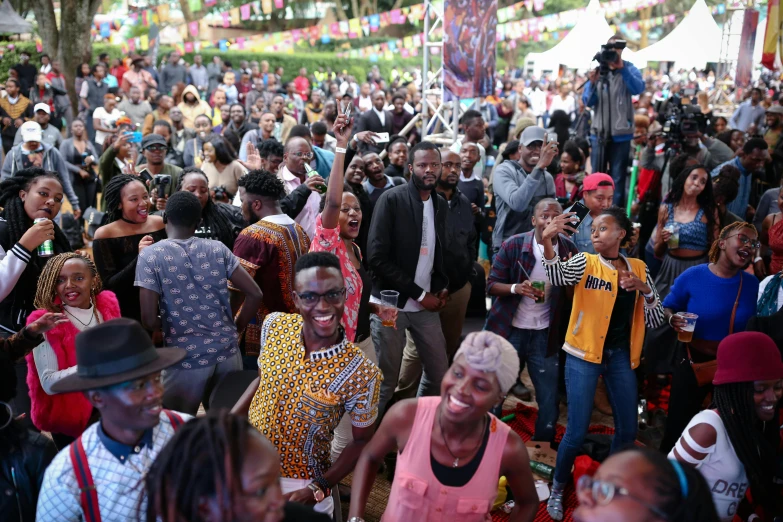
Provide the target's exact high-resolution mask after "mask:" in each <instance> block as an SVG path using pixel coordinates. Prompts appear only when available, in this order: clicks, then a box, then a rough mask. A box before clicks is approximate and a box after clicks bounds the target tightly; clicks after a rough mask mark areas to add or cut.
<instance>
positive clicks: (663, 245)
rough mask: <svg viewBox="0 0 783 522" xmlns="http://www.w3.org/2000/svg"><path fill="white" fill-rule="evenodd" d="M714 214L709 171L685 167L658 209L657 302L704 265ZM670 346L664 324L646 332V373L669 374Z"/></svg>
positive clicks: (670, 337)
mask: <svg viewBox="0 0 783 522" xmlns="http://www.w3.org/2000/svg"><path fill="white" fill-rule="evenodd" d="M717 215H718V214H717V211H716V210H715V200H714V199H713V196H712V179H711V178H710V174H709V171H707V169H706V168H705V167H704V165H698V164H697V165H691V166H687V167H685V168H684V169H683V170H682V171H681V172H680V174H679V175H678V176H677V177H676V178H675V180H674V185H673V186H672V189H671V191H670V192H669V194H668V195H667V196H666V200H665V201H664V203H663V204H662V205H661V206H660V209H659V210H658V227H657V234H655V235H654V240H655V243H654V251H655V257H656V258H657V259H661V260H662V263H661V268H660V269H659V271H658V273H657V275H656V277H655V288H656V289H657V290H658V292H659V293H660V296H661V299H664V298H665V297H666V296H667V295H669V291H670V289H671V286H672V283H674V280H675V279H677V277H678V276H679V275H680V274H682V273H683V272H684V271H685V270H687V269H688V268H690V267H692V266H696V265H701V264H704V263H707V262H708V259H707V252H708V251H709V249H710V245H711V244H712V241H713V239H715V236H717V234H718V230H719V229H718V228H717V224H716V223H717ZM671 227H679V242H677V243H675V242H670V239H671V237H672V233H671ZM674 346H675V336H674V334H673V332H672V330H671V329H670V328H669V327H668V326H667V325H663V326H661V327H659V328H656V329H655V330H652V331H650V332H649V333H648V335H647V339H646V341H645V368H646V370H647V372H648V373H650V374H659V373H671V372H672V370H673V367H674V365H675V364H674ZM662 347H667V348H668V349H662Z"/></svg>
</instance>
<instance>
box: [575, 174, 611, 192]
mask: <svg viewBox="0 0 783 522" xmlns="http://www.w3.org/2000/svg"><path fill="white" fill-rule="evenodd" d="M604 181H608V182H609V183H611V185H612V188H614V180H613V179H612V176H610V175H609V174H604V173H603V172H594V173H593V174H590V175H589V176H586V177H585V179H584V181H582V190H584V191H585V192H587V191H590V190H598V189H599V188H600V187H599V186H598V184H599V183H601V182H604Z"/></svg>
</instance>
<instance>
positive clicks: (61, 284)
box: [27, 252, 120, 449]
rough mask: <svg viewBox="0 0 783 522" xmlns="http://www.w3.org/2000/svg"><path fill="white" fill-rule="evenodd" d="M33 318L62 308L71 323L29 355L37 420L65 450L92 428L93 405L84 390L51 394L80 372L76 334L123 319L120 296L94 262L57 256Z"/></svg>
mask: <svg viewBox="0 0 783 522" xmlns="http://www.w3.org/2000/svg"><path fill="white" fill-rule="evenodd" d="M35 306H36V310H35V311H34V312H33V313H31V314H30V316H29V317H28V318H27V324H30V323H32V322H34V321H35V320H36V319H38V318H39V317H41V316H43V315H44V314H46V313H48V312H61V313H63V314H64V315H65V317H66V318H67V319H68V321H66V322H64V324H58V325H57V326H56V327H55V328H54V329H52V330H50V331H48V332H46V333H45V334H44V342H43V343H41V344H40V345H38V346H37V347H36V348H35V349H34V350H33V352H32V353H30V354H28V355H27V368H28V371H27V386H28V387H29V389H30V400H31V403H32V409H31V413H32V421H33V424H35V426H36V427H37V428H38V429H40V430H41V431H49V432H51V433H52V437H53V439H54V442H55V444H57V447H58V448H60V449H62V448H63V447H64V446H66V445H67V444H69V443H70V442H71V441H73V439H74V438H75V437H78V436H79V435H80V434H81V433H82V431H84V429H85V428H86V427H87V426H88V424H89V421H90V418H91V417H92V405H91V404H90V402H89V401H88V400H87V398H86V397H85V396H84V395H83V394H82V393H63V394H55V395H52V391H51V390H52V385H53V384H54V383H56V382H57V381H59V380H60V379H62V378H63V377H66V376H67V375H70V374H72V373H75V372H76V334H78V333H79V332H81V331H83V330H86V329H88V328H92V327H93V326H95V325H97V324H100V323H102V322H104V321H108V320H109V319H114V318H116V317H120V305H119V303H118V302H117V296H115V295H114V294H113V293H112V292H110V291H108V290H103V286H102V283H101V278H100V276H99V275H98V270H97V269H96V268H95V264H94V263H93V262H92V261H91V260H90V259H89V258H87V257H84V256H81V255H79V254H75V253H72V252H69V253H65V254H60V255H57V256H54V257H53V258H51V259H50V260H49V262H48V263H47V264H46V266H45V267H44V269H43V271H42V272H41V277H40V279H39V280H38V291H37V292H36V294H35Z"/></svg>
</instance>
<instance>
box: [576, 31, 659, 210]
mask: <svg viewBox="0 0 783 522" xmlns="http://www.w3.org/2000/svg"><path fill="white" fill-rule="evenodd" d="M616 44H619V45H617V47H618V48H617V49H616V50H615V51H614V52H615V53H616V54H615V56H614V60H613V61H609V63H608V64H605V65H606V66H607V68H608V70H606V76H605V77H604V75H603V74H599V69H600V67H599V68H596V69H595V70H593V71H591V72H590V73H589V75H588V78H589V81H588V82H587V83H586V84H585V88H584V92H583V93H582V101H583V102H584V104H585V105H586V106H588V107H594V108H595V110H594V112H595V114H594V116H593V127H592V133H591V136H590V140H591V142H592V147H593V153H592V154H591V157H592V161H593V172H609V173H610V174H611V176H612V179H613V180H614V185H615V192H614V204H615V205H621V204H622V202H623V200H624V199H625V178H626V174H627V171H628V163H629V158H630V148H631V140H632V139H633V133H634V121H633V116H634V108H633V103H632V101H631V96H633V95H635V94H641V93H642V92H643V91H644V79H642V73H640V72H639V69H637V68H636V67H635V66H634V65H633V64H632V63H630V62H627V61H625V60H623V59H622V54H623V48H624V47H625V41H624V40H622V35H620V34H616V35H615V36H613V37H611V38H610V39H609V41H608V42H607V46H609V47H610V48H611V47H612V46H615V45H616ZM602 54H604V56H606V54H608V53H605V52H603V50H602ZM597 85H598V86H600V88H597ZM602 137H603V138H605V143H604V150H603V154H601V150H600V149H599V147H600V139H601V138H602ZM601 158H603V159H601ZM607 166H608V168H607Z"/></svg>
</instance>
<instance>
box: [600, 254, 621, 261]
mask: <svg viewBox="0 0 783 522" xmlns="http://www.w3.org/2000/svg"><path fill="white" fill-rule="evenodd" d="M601 257H603V258H604V259H606V260H607V261H617V260H618V259H620V254H617V257H609V256H605V255H603V254H601Z"/></svg>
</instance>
